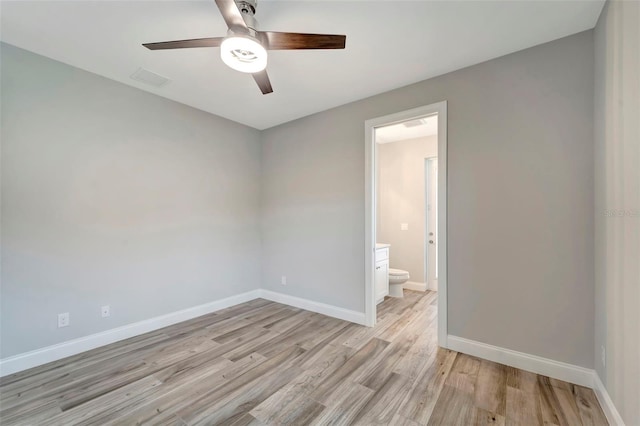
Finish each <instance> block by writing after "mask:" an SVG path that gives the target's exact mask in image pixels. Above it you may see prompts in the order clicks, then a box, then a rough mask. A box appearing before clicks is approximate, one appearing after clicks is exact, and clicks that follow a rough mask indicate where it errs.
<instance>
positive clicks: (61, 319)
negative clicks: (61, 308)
mask: <svg viewBox="0 0 640 426" xmlns="http://www.w3.org/2000/svg"><path fill="white" fill-rule="evenodd" d="M69 322H70V320H69V312H64V313H62V314H58V328H62V327H67V326H69Z"/></svg>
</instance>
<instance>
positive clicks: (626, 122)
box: [594, 1, 640, 425]
mask: <svg viewBox="0 0 640 426" xmlns="http://www.w3.org/2000/svg"><path fill="white" fill-rule="evenodd" d="M595 51H596V57H595V65H596V66H595V83H596V84H595V87H596V90H595V115H594V122H595V170H596V175H595V176H596V179H595V184H596V185H595V197H596V199H595V271H596V273H595V296H596V297H595V303H596V305H595V306H596V309H595V313H596V314H595V348H594V349H595V350H594V352H595V361H596V362H595V368H596V371H597V372H598V376H600V378H601V380H602V382H603V383H604V384H605V386H606V388H607V391H608V393H609V395H610V396H611V399H612V400H613V402H614V404H615V405H616V408H617V409H618V411H619V412H620V414H621V416H622V418H623V420H624V421H625V423H626V424H627V425H639V424H640V405H639V404H638V401H640V262H638V259H640V81H639V80H640V78H639V77H638V76H640V3H639V2H632V1H626V2H622V1H609V2H607V4H606V5H605V7H604V10H603V11H602V14H601V16H600V19H599V21H598V24H597V26H596V29H595ZM603 347H604V348H605V350H606V359H605V362H606V365H605V363H603V361H602V359H601V350H602V348H603Z"/></svg>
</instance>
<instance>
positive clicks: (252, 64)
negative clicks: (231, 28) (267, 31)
mask: <svg viewBox="0 0 640 426" xmlns="http://www.w3.org/2000/svg"><path fill="white" fill-rule="evenodd" d="M220 57H221V58H222V61H223V62H224V63H225V64H227V65H228V66H229V67H230V68H233V69H234V70H236V71H240V72H246V73H256V72H260V71H262V70H264V69H265V68H266V67H267V50H266V49H265V48H264V47H263V46H262V45H261V44H260V42H258V40H256V39H254V38H253V37H249V36H244V35H232V36H229V37H226V38H225V39H224V40H223V41H222V44H221V45H220Z"/></svg>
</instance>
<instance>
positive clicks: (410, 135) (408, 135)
mask: <svg viewBox="0 0 640 426" xmlns="http://www.w3.org/2000/svg"><path fill="white" fill-rule="evenodd" d="M418 122H419V123H420V124H418ZM407 124H409V125H410V126H407ZM416 124H417V125H416ZM437 134H438V116H437V115H432V116H430V117H425V118H421V119H419V121H418V120H409V121H405V122H402V123H398V124H391V125H389V126H384V127H376V138H375V139H376V143H390V142H400V141H406V140H409V139H416V138H424V137H427V136H433V135H437Z"/></svg>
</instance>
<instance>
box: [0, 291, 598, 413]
mask: <svg viewBox="0 0 640 426" xmlns="http://www.w3.org/2000/svg"><path fill="white" fill-rule="evenodd" d="M436 330H437V327H436V293H432V292H426V293H419V292H413V291H405V298H403V299H390V298H387V300H385V301H384V302H383V303H382V304H381V305H379V306H378V324H377V325H376V327H374V328H367V327H362V326H359V325H355V324H350V323H347V322H345V321H341V320H337V319H334V318H329V317H326V316H323V315H320V314H316V313H312V312H307V311H303V310H301V309H296V308H292V307H289V306H285V305H281V304H278V303H273V302H269V301H265V300H261V299H258V300H254V301H251V302H248V303H244V304H242V305H238V306H234V307H232V308H229V309H225V310H223V311H218V312H216V313H213V314H210V315H206V316H203V317H200V318H196V319H193V320H191V321H187V322H183V323H180V324H177V325H174V326H171V327H167V328H164V329H161V330H157V331H155V332H151V333H148V334H145V335H142V336H138V337H135V338H132V339H128V340H125V341H122V342H118V343H115V344H112V345H109V346H105V347H102V348H99V349H95V350H93V351H89V352H85V353H83V354H79V355H76V356H73V357H70V358H66V359H64V360H60V361H56V362H53V363H50V364H47V365H44V366H41V367H36V368H33V369H31V370H27V371H24V372H20V373H17V374H14V375H11V376H7V377H4V378H2V379H1V380H0V423H2V424H3V425H14V424H20V425H36V424H43V425H133V424H153V425H158V424H171V425H205V424H206V425H209V424H216V425H238V426H239V425H307V424H308V425H350V424H360V425H374V424H384V425H405V426H415V425H481V424H496V425H527V426H528V425H558V426H562V425H605V424H607V422H606V419H605V417H604V414H603V412H602V410H601V408H600V406H599V405H598V402H597V401H596V398H595V395H594V393H593V391H591V390H590V389H587V388H583V387H580V386H576V385H572V384H569V383H565V382H561V381H557V380H553V379H550V378H548V377H542V376H538V375H535V374H532V373H527V372H525V371H522V370H518V369H515V368H511V367H506V366H504V365H500V364H496V363H493V362H489V361H485V360H481V359H478V358H474V357H471V356H467V355H463V354H459V353H456V352H452V351H448V350H443V349H440V348H438V346H437V339H436Z"/></svg>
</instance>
